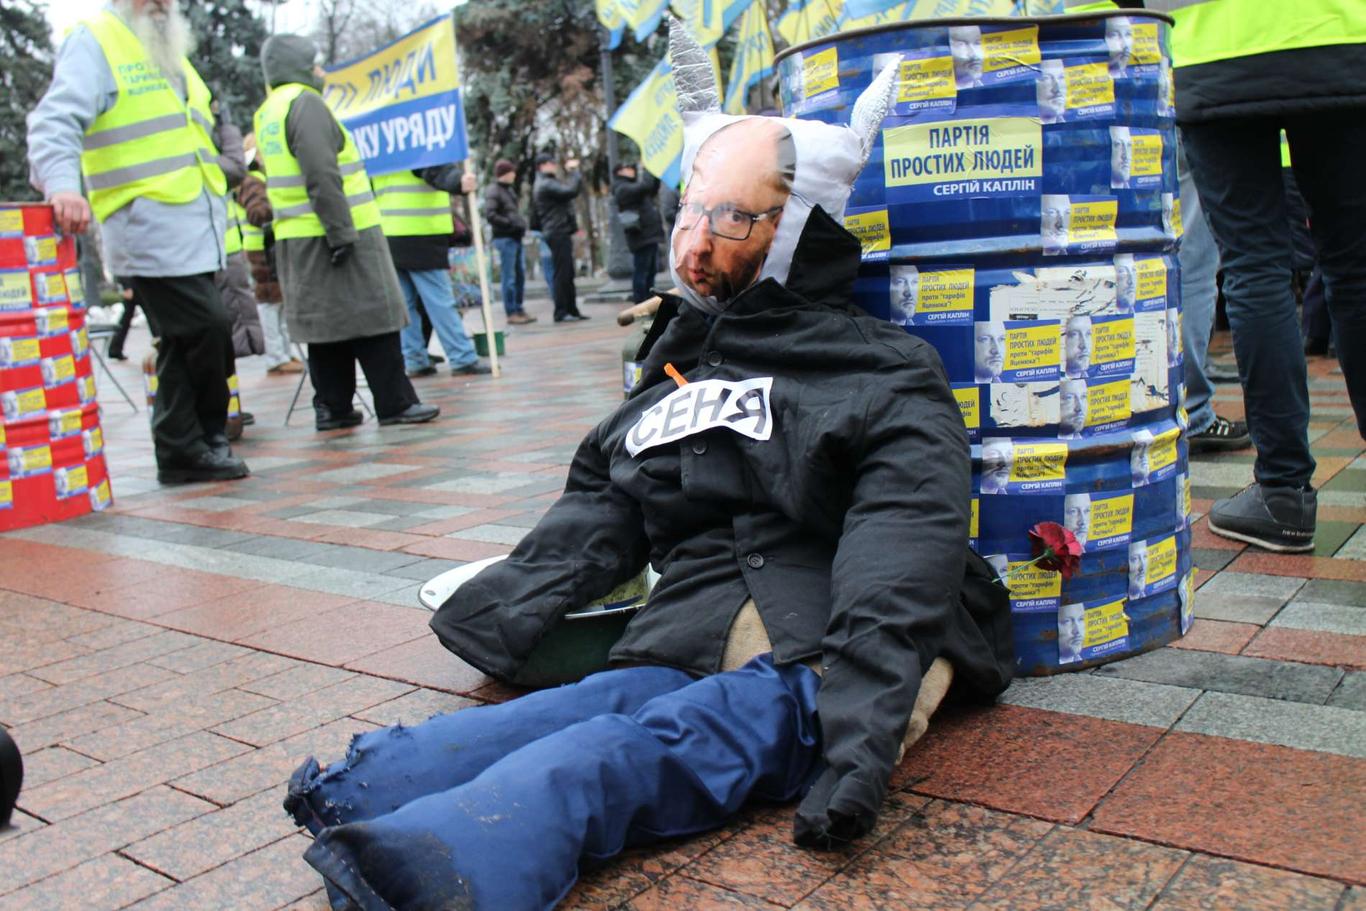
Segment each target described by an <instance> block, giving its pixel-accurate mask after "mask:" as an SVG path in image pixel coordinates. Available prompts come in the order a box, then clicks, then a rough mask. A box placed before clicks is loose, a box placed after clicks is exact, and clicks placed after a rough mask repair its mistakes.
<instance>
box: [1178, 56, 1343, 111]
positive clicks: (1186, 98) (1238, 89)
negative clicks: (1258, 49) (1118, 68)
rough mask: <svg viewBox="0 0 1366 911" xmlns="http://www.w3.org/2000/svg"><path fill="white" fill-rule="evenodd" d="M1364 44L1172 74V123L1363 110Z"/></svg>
mask: <svg viewBox="0 0 1366 911" xmlns="http://www.w3.org/2000/svg"><path fill="white" fill-rule="evenodd" d="M1363 61H1366V43H1362V44H1332V45H1326V46H1324V47H1306V48H1296V49H1295V50H1289V51H1274V52H1272V53H1269V54H1253V55H1251V56H1248V57H1235V58H1233V59H1230V60H1218V61H1215V62H1213V63H1201V64H1197V65H1195V66H1183V67H1180V68H1179V69H1177V70H1176V119H1177V121H1178V122H1180V123H1200V122H1202V121H1210V120H1227V119H1230V118H1238V117H1262V116H1291V115H1296V114H1319V113H1332V112H1334V111H1337V112H1340V114H1341V116H1342V117H1344V118H1352V117H1361V116H1362V113H1363V110H1366V62H1363Z"/></svg>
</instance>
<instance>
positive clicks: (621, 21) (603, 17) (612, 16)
mask: <svg viewBox="0 0 1366 911" xmlns="http://www.w3.org/2000/svg"><path fill="white" fill-rule="evenodd" d="M596 9H597V14H598V23H599V24H601V25H602V27H603V28H605V29H607V32H608V39H607V49H608V50H609V51H615V50H616V49H617V47H618V46H619V45H620V44H621V36H622V33H623V32H625V31H626V19H625V18H624V17H623V16H622V14H621V7H619V6H617V0H596Z"/></svg>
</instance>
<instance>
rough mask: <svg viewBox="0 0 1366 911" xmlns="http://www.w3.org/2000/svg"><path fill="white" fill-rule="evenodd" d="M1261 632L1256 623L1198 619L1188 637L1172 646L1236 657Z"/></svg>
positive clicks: (1178, 640) (1185, 636)
mask: <svg viewBox="0 0 1366 911" xmlns="http://www.w3.org/2000/svg"><path fill="white" fill-rule="evenodd" d="M1260 630H1261V627H1260V626H1258V625H1257V624H1255V623H1233V622H1231V621H1228V620H1206V619H1204V618H1199V617H1197V618H1196V620H1195V622H1194V623H1192V624H1191V628H1190V630H1189V631H1188V632H1187V633H1186V635H1184V636H1182V637H1181V638H1180V639H1177V640H1176V641H1175V642H1172V643H1170V645H1171V647H1172V648H1188V649H1193V650H1195V651H1199V652H1223V653H1224V654H1225V655H1236V654H1238V653H1239V652H1241V651H1242V650H1243V646H1245V645H1247V644H1248V643H1249V642H1251V641H1252V637H1253V636H1255V635H1257V633H1258V631H1260Z"/></svg>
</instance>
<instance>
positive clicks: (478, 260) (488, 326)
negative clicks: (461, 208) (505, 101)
mask: <svg viewBox="0 0 1366 911" xmlns="http://www.w3.org/2000/svg"><path fill="white" fill-rule="evenodd" d="M455 5H456V6H461V5H463V4H461V3H457V4H455ZM449 15H450V17H451V28H452V29H454V28H455V10H454V9H452V10H451V12H450V14H449ZM456 39H457V43H456V47H459V46H460V45H459V36H458V35H457V36H456ZM460 86H461V92H462V93H463V91H464V86H465V80H464V79H463V78H462V79H461V80H460ZM465 173H466V174H474V175H478V173H479V172H478V168H477V167H476V165H475V160H474V149H473V148H472V147H470V148H468V149H467V151H466V153H465ZM465 202H466V206H465V207H466V209H467V210H468V211H469V216H470V222H469V224H470V233H471V234H473V235H474V264H475V267H476V268H477V269H478V270H479V312H480V315H481V316H483V318H484V340H485V341H487V342H488V347H489V369H490V370H491V371H493V377H494V379H497V378H498V377H500V376H502V375H503V365H502V364H501V363H500V362H499V359H498V332H497V330H496V328H495V327H494V325H493V306H492V305H491V304H490V303H489V275H488V259H487V257H486V256H485V254H484V226H483V224H482V222H481V219H480V218H479V188H478V187H477V186H476V187H475V188H474V189H472V190H470V191H469V192H468V193H466V194H465Z"/></svg>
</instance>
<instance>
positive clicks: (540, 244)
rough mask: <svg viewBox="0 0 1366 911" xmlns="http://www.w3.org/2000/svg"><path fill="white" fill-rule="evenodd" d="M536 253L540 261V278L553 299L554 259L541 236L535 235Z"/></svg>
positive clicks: (548, 246) (548, 245)
mask: <svg viewBox="0 0 1366 911" xmlns="http://www.w3.org/2000/svg"><path fill="white" fill-rule="evenodd" d="M536 251H537V256H538V258H539V259H540V261H541V277H542V278H544V279H545V286H546V288H548V289H549V290H550V294H551V296H552V297H553V296H554V295H555V257H553V256H551V255H550V244H548V243H546V242H545V237H544V236H543V235H540V234H538V235H536Z"/></svg>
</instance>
